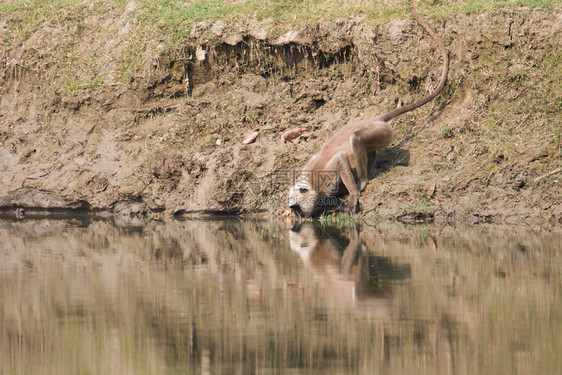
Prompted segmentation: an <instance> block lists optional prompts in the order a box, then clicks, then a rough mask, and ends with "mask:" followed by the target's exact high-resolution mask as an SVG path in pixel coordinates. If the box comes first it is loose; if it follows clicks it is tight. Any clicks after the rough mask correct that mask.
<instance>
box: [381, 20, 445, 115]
mask: <svg viewBox="0 0 562 375" xmlns="http://www.w3.org/2000/svg"><path fill="white" fill-rule="evenodd" d="M412 15H413V16H414V18H415V19H416V21H418V23H419V24H420V25H421V27H423V28H424V29H425V31H427V33H428V34H429V35H430V36H431V38H432V39H433V40H434V41H435V43H437V45H438V46H439V49H440V50H441V55H442V56H443V69H442V73H441V80H440V81H439V85H438V86H437V88H436V89H435V91H433V92H432V93H431V94H430V95H429V96H427V97H425V98H423V99H422V100H420V101H417V102H414V103H411V104H408V105H405V106H403V107H400V108H396V109H394V110H392V111H389V112H386V113H383V114H382V115H380V116H377V117H376V120H381V121H388V120H390V119H393V118H395V117H396V116H400V115H401V114H404V113H406V112H409V111H411V110H413V109H416V108H418V107H421V106H422V105H424V104H425V103H427V102H429V101H431V100H432V99H433V98H435V97H436V96H437V95H439V93H440V92H441V90H443V87H444V86H445V81H447V74H449V55H448V54H447V50H446V49H445V45H444V44H443V42H442V41H441V39H440V38H439V37H438V36H437V34H435V32H434V31H433V30H432V29H431V27H429V25H428V24H427V22H426V21H425V20H424V19H423V18H421V17H420V15H419V14H417V13H416V11H415V10H413V9H412Z"/></svg>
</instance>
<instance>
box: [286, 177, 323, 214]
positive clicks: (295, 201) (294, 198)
mask: <svg viewBox="0 0 562 375" xmlns="http://www.w3.org/2000/svg"><path fill="white" fill-rule="evenodd" d="M316 198H318V194H317V193H316V192H315V191H314V190H313V189H312V187H310V184H309V183H308V182H307V181H300V182H298V183H297V184H296V185H295V186H293V187H292V188H291V189H290V190H289V207H290V208H292V209H293V211H294V212H295V213H296V214H297V215H298V216H304V217H310V216H312V213H313V212H314V209H315V207H316Z"/></svg>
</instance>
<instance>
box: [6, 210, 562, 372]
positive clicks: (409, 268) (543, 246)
mask: <svg viewBox="0 0 562 375" xmlns="http://www.w3.org/2000/svg"><path fill="white" fill-rule="evenodd" d="M561 232H562V231H561V230H560V228H558V229H556V228H555V229H551V230H548V231H547V230H540V229H533V228H527V227H517V228H510V227H506V228H501V227H493V226H490V227H469V228H466V227H465V228H455V227H431V226H401V225H390V224H386V225H382V226H377V227H369V226H363V227H362V228H361V230H359V229H358V228H355V227H351V228H342V229H338V228H334V227H325V226H320V225H315V224H312V223H304V224H303V225H302V226H301V227H300V228H293V230H289V228H288V227H287V226H286V225H285V224H283V223H280V222H276V221H274V222H271V221H237V220H222V221H186V222H172V223H166V224H163V223H157V222H151V223H148V224H146V225H137V226H134V225H131V224H123V225H116V224H114V223H110V222H102V221H91V222H88V221H73V220H68V221H65V220H57V221H48V220H37V221H0V304H1V305H0V372H1V373H2V374H389V373H392V374H414V373H415V374H453V373H454V374H497V373H502V374H504V373H505V374H533V373H535V374H555V373H562V358H561V355H560V353H562V292H561V290H562V284H561V279H562V258H561V250H562V245H561V244H562V233H561Z"/></svg>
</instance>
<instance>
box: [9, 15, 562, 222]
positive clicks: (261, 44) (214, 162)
mask: <svg viewBox="0 0 562 375" xmlns="http://www.w3.org/2000/svg"><path fill="white" fill-rule="evenodd" d="M430 23H431V24H432V25H433V27H434V28H435V29H436V31H437V33H438V34H439V35H441V36H442V38H443V40H444V41H445V44H446V46H447V48H448V49H449V51H450V57H451V68H450V74H449V80H448V84H447V86H446V89H445V90H444V92H443V93H442V94H441V96H440V97H439V98H438V99H437V100H435V101H434V102H432V103H430V104H428V105H426V106H425V107H422V108H421V109H418V110H416V111H414V112H411V113H408V114H406V115H404V116H402V117H400V118H398V119H396V120H394V121H393V123H392V125H393V127H394V128H395V129H396V133H397V136H396V139H395V141H394V143H393V145H392V146H391V147H390V148H388V149H386V150H384V151H382V152H380V154H379V158H378V162H377V171H376V173H375V175H374V176H373V178H372V179H371V181H370V182H369V185H368V186H367V189H366V190H365V192H364V193H363V195H362V197H361V205H362V208H363V212H364V213H366V216H367V217H374V218H397V219H400V220H402V221H406V222H417V221H419V220H425V221H427V220H434V221H439V222H454V221H458V220H461V221H468V222H470V223H479V222H507V223H515V222H529V223H539V224H541V223H547V222H548V223H551V224H554V223H562V194H561V193H560V192H561V191H562V185H561V184H562V182H561V181H560V180H561V176H562V174H561V173H562V172H561V171H560V167H561V166H562V146H561V139H562V135H561V133H562V126H561V123H560V118H561V110H562V89H561V85H562V83H561V81H560V79H561V74H560V71H561V70H562V64H561V60H562V55H561V50H560V46H561V40H562V37H561V27H560V26H561V24H562V13H561V12H560V10H555V11H551V12H545V11H539V10H530V9H524V8H522V9H517V10H515V11H501V12H496V13H490V14H481V15H472V16H466V15H459V16H456V17H451V18H446V19H439V20H430ZM214 26H216V25H207V24H201V25H199V27H198V28H194V30H193V31H192V33H194V34H195V36H196V37H198V39H196V40H199V41H202V42H201V43H199V44H198V45H189V46H186V47H185V49H184V50H183V51H176V52H158V53H157V54H156V57H155V58H154V59H152V60H147V61H146V72H147V73H143V74H142V75H140V76H133V77H132V78H131V80H130V82H129V83H128V84H126V85H114V86H107V87H103V89H99V88H97V89H96V88H92V89H87V88H83V89H81V90H76V91H74V92H71V93H60V92H53V91H50V92H49V91H46V90H43V89H42V87H43V86H44V84H45V80H46V79H48V77H51V76H52V75H53V74H55V73H53V72H50V71H49V69H50V68H49V66H44V65H42V64H41V59H39V58H36V57H35V56H34V55H33V50H32V49H31V48H29V46H27V47H24V46H23V45H15V46H12V47H10V48H9V49H7V50H6V51H4V52H3V53H2V55H0V58H1V60H0V69H1V70H0V85H1V86H0V95H1V97H0V210H1V211H2V212H3V213H4V214H8V215H16V216H18V217H25V216H30V215H33V214H53V213H66V212H73V213H87V214H92V213H95V214H117V215H120V216H138V215H147V216H149V217H169V216H171V215H175V216H186V215H192V214H200V213H215V214H243V213H262V214H271V215H279V214H281V212H282V211H283V209H284V206H285V202H286V198H287V188H288V187H289V186H290V184H291V182H292V178H293V176H294V174H295V172H293V171H298V168H299V167H302V166H303V165H304V164H305V163H306V161H307V159H308V158H309V157H310V156H311V155H312V154H313V153H314V152H315V150H317V149H318V148H319V147H321V145H322V143H323V142H324V141H325V140H326V139H327V138H328V137H329V136H330V135H331V134H333V133H334V132H335V131H336V130H337V129H339V128H340V127H341V126H343V125H344V124H346V123H348V122H349V121H353V120H358V119H362V118H366V117H370V116H375V115H377V114H380V113H382V112H384V111H387V110H388V109H391V108H395V107H396V106H399V105H403V104H407V103H410V102H412V101H415V100H417V99H419V98H421V97H423V96H424V95H427V93H428V92H430V91H431V89H432V87H434V86H435V85H436V81H437V80H438V78H439V74H440V71H439V69H440V57H439V53H438V51H436V47H435V45H434V44H433V43H432V41H431V39H430V38H429V37H428V36H427V35H425V34H424V32H423V30H422V29H421V27H419V25H417V24H416V23H415V22H414V21H412V20H399V21H391V22H388V23H386V24H382V25H379V26H377V27H368V26H364V25H362V24H361V22H359V21H354V20H350V21H347V22H340V23H323V24H318V25H317V27H316V28H311V29H307V30H300V31H291V32H288V33H287V34H285V35H282V36H281V37H276V38H269V37H268V36H267V33H266V32H265V31H263V30H262V29H258V28H256V29H255V30H252V29H245V30H239V29H233V28H230V27H229V26H228V25H222V24H221V25H219V26H221V27H214ZM47 28H48V25H45V29H41V28H40V29H38V30H37V31H35V33H34V34H32V35H31V38H41V36H42V35H43V34H44V33H45V32H46V31H45V30H46V29H47ZM50 32H52V30H51V31H50ZM42 33H43V34H42ZM116 34H117V33H116ZM76 48H79V47H76ZM22 61H26V64H25V68H22V63H21V62H22ZM46 77H47V78H46ZM297 127H306V128H307V129H309V130H312V131H313V132H312V135H309V136H308V137H304V138H302V139H301V140H300V143H298V144H293V143H283V142H282V141H281V134H283V133H284V132H285V131H287V130H289V129H292V128H297ZM254 131H258V132H259V136H258V138H257V139H256V141H255V142H254V143H252V144H247V145H245V144H242V142H243V140H244V139H245V138H246V137H247V136H248V135H250V134H251V133H252V132H254Z"/></svg>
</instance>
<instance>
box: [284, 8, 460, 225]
mask: <svg viewBox="0 0 562 375" xmlns="http://www.w3.org/2000/svg"><path fill="white" fill-rule="evenodd" d="M412 15H413V16H414V18H415V19H416V21H417V22H418V23H419V24H420V25H421V26H422V27H423V28H424V29H425V31H427V33H428V34H429V35H430V36H431V38H432V39H433V40H434V41H435V43H437V45H438V46H439V49H440V50H441V54H442V56H443V68H442V73H441V79H440V81H439V85H438V86H437V88H436V89H435V91H433V92H432V93H431V94H430V95H429V96H427V97H426V98H424V99H422V100H420V101H417V102H415V103H411V104H408V105H406V106H403V107H400V108H396V109H394V110H392V111H389V112H386V113H384V114H382V115H380V116H378V117H375V118H373V119H368V120H362V121H358V122H353V123H350V124H348V125H345V126H344V127H343V128H341V129H340V130H339V131H337V132H336V134H334V135H333V136H332V137H331V138H330V139H329V140H328V141H327V142H326V143H325V144H324V146H323V147H322V148H321V149H320V151H318V152H317V153H316V154H315V155H314V156H312V158H311V159H310V161H309V162H308V163H307V164H306V165H305V167H304V168H303V171H302V174H301V176H300V177H299V179H298V182H297V183H296V184H295V185H294V186H293V187H292V188H291V189H290V190H289V207H290V208H291V209H292V210H293V211H294V212H295V213H296V214H297V215H298V216H304V217H310V216H312V215H313V214H314V213H315V211H316V210H317V208H318V206H320V205H321V204H322V202H321V201H322V200H323V199H321V198H326V197H333V196H335V194H336V193H337V189H338V185H339V182H340V181H341V182H343V185H344V186H345V188H346V189H347V191H348V193H349V200H348V207H347V209H348V211H349V213H352V214H353V213H357V212H358V209H359V194H360V192H361V191H363V189H364V188H365V186H366V184H367V179H368V175H369V173H370V172H371V171H372V170H373V167H374V164H375V155H376V151H378V150H381V149H383V148H385V147H386V146H388V145H389V144H390V142H392V137H393V130H392V128H391V127H390V125H388V123H387V121H389V120H391V119H393V118H395V117H397V116H399V115H401V114H404V113H406V112H409V111H411V110H413V109H416V108H418V107H421V106H422V105H424V104H426V103H427V102H429V101H431V100H432V99H433V98H435V97H436V96H437V95H438V94H439V93H440V92H441V90H442V89H443V86H445V81H446V80H447V74H448V72H449V56H448V55H447V50H446V49H445V45H444V44H443V42H442V41H441V39H439V37H438V36H437V35H436V34H435V32H434V31H433V30H432V29H431V28H430V27H429V25H428V24H427V22H426V21H425V20H424V19H422V18H421V17H420V16H419V14H417V13H416V12H415V11H414V10H413V9H412Z"/></svg>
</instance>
